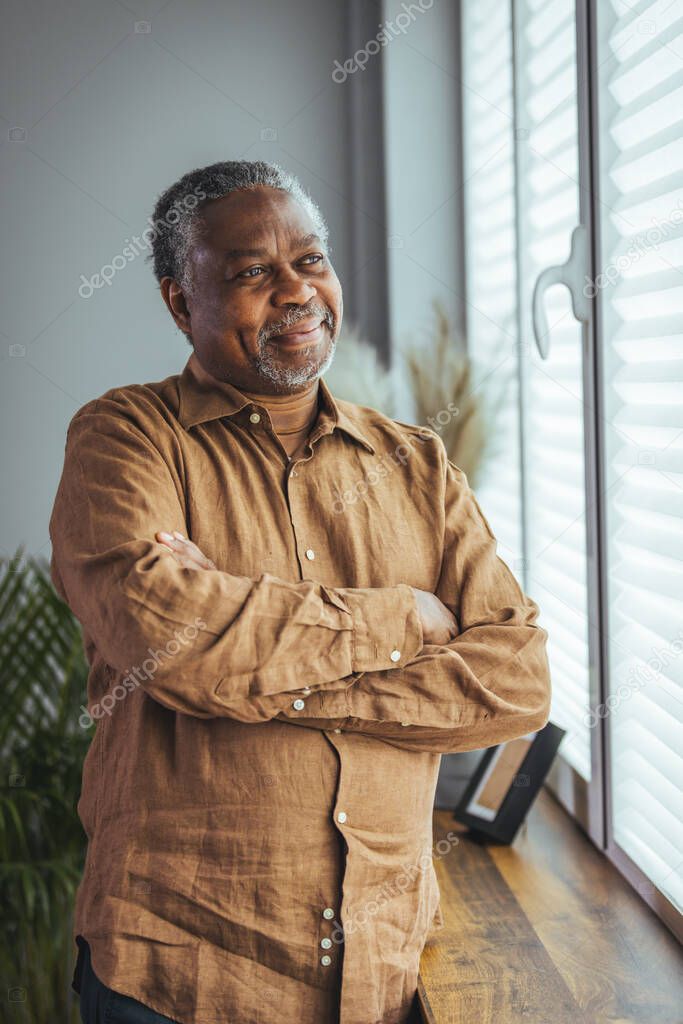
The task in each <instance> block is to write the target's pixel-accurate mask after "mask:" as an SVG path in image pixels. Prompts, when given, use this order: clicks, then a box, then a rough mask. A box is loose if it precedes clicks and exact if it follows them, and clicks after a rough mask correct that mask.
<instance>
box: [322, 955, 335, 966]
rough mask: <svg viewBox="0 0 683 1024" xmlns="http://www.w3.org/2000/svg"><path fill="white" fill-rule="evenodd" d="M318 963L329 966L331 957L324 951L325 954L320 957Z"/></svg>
mask: <svg viewBox="0 0 683 1024" xmlns="http://www.w3.org/2000/svg"><path fill="white" fill-rule="evenodd" d="M320 963H321V964H322V965H323V967H329V966H330V964H331V963H332V957H331V956H328V955H327V953H325V956H321V957H320Z"/></svg>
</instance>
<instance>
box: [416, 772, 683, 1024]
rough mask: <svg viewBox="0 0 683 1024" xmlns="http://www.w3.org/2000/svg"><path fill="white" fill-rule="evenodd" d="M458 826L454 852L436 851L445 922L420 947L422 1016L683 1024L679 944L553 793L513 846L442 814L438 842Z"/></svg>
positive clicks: (487, 1023)
mask: <svg viewBox="0 0 683 1024" xmlns="http://www.w3.org/2000/svg"><path fill="white" fill-rule="evenodd" d="M449 831H450V832H457V834H458V842H457V844H456V845H452V844H451V848H450V852H446V853H445V854H444V855H443V856H441V857H440V856H439V853H438V849H439V848H438V846H436V845H435V847H434V866H435V869H436V873H437V877H438V880H439V887H440V889H441V911H442V914H443V918H444V926H443V928H441V929H439V930H437V931H435V932H434V933H433V935H432V938H431V939H430V940H429V941H428V942H427V945H426V946H425V949H424V952H423V954H422V961H421V969H420V979H419V987H418V998H419V1004H420V1011H421V1014H422V1019H423V1021H425V1022H428V1024H518V1022H519V1021H524V1022H525V1024H600V1022H603V1021H604V1022H605V1024H607V1022H610V1024H631V1022H633V1024H655V1022H656V1024H681V1021H682V1020H683V1011H682V1010H681V1007H683V981H681V979H682V978H683V971H682V970H681V966H682V958H681V952H680V949H679V946H678V944H677V942H676V940H675V939H674V937H673V936H672V935H671V933H670V932H669V931H668V930H667V929H666V928H665V927H664V925H662V924H661V923H660V921H659V920H658V919H657V918H656V917H655V915H654V914H653V913H652V911H651V910H650V909H649V908H648V907H647V905H646V904H645V903H644V902H643V901H642V900H641V899H640V897H639V896H638V895H637V893H635V892H634V891H633V890H632V889H631V888H630V886H629V885H628V884H627V882H625V881H624V879H623V878H622V877H621V875H620V874H619V873H618V872H617V870H616V869H615V868H614V867H613V866H612V865H611V864H610V862H609V861H608V860H607V858H606V857H604V856H603V855H602V854H601V853H600V851H599V850H597V849H596V848H595V847H594V846H593V844H592V843H591V842H590V840H589V839H588V838H587V837H586V836H585V835H584V833H583V832H582V831H581V830H580V829H579V827H578V826H577V825H576V823H575V822H574V821H573V819H572V818H571V817H569V815H568V814H567V813H566V812H565V811H564V810H563V808H562V807H561V806H560V805H559V804H558V803H557V801H556V800H555V799H554V798H553V796H552V794H551V793H550V792H549V791H548V790H547V789H543V790H542V791H541V793H540V794H539V796H538V798H537V800H536V802H535V803H534V806H533V807H532V809H531V812H530V814H529V816H528V819H527V822H526V823H525V825H524V826H523V827H522V829H521V830H520V832H519V834H518V836H517V838H516V839H515V842H514V844H513V845H512V846H496V845H490V844H488V843H486V842H484V843H483V844H479V843H477V842H474V841H473V840H472V839H471V838H467V834H468V833H467V829H465V828H463V826H461V825H459V824H458V823H457V822H455V821H454V820H453V817H452V813H451V812H450V811H445V810H439V811H435V812H434V842H435V844H436V843H438V841H439V839H444V837H445V836H446V834H447V833H448V832H449ZM447 845H448V841H446V842H444V843H443V844H442V847H441V848H442V849H443V850H446V847H447Z"/></svg>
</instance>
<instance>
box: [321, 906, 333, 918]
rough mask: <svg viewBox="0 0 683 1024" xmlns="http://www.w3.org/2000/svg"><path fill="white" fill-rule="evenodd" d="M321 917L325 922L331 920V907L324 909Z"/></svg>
mask: <svg viewBox="0 0 683 1024" xmlns="http://www.w3.org/2000/svg"><path fill="white" fill-rule="evenodd" d="M323 917H324V918H325V920H326V921H331V920H332V918H333V917H334V910H333V909H332V907H325V909H324V910H323Z"/></svg>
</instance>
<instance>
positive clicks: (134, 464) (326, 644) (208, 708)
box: [50, 397, 422, 721]
mask: <svg viewBox="0 0 683 1024" xmlns="http://www.w3.org/2000/svg"><path fill="white" fill-rule="evenodd" d="M169 433H170V432H169ZM170 443H171V442H169V444H170ZM175 444H176V446H177V442H175ZM159 530H167V531H173V530H179V531H181V532H183V533H184V534H185V535H186V536H187V535H188V527H187V524H186V521H185V500H184V492H183V485H182V457H181V456H180V455H179V454H178V455H177V458H173V457H170V456H169V455H163V454H162V453H161V451H160V450H159V448H158V446H157V445H155V443H154V442H153V440H152V439H151V438H150V436H149V433H148V432H146V431H145V430H144V429H142V428H141V427H140V425H139V423H138V422H136V418H135V417H133V416H131V415H130V414H129V412H128V410H127V407H126V406H125V404H124V403H122V402H118V401H117V400H116V399H115V398H109V397H104V398H101V399H97V400H95V401H93V402H91V403H88V404H87V405H86V406H84V407H83V408H82V409H81V410H79V412H78V413H77V414H76V415H75V416H74V418H73V419H72V421H71V423H70V425H69V430H68V433H67V441H66V450H65V459H64V468H63V472H62V476H61V479H60V483H59V487H58V490H57V494H56V498H55V502H54V506H53V510H52V515H51V518H50V538H51V541H52V559H51V575H52V580H53V583H54V585H55V587H56V589H57V592H58V593H59V594H60V596H61V597H62V598H63V599H64V600H65V601H66V602H67V603H68V605H69V606H70V608H71V610H72V611H73V613H74V615H75V616H76V617H77V619H78V620H79V621H80V623H81V625H82V627H83V630H84V633H86V634H87V636H88V638H89V640H90V641H91V642H92V644H93V645H94V646H95V648H96V649H97V651H98V652H99V654H100V655H101V657H102V658H103V660H104V661H105V662H107V663H108V664H109V665H110V666H111V667H112V668H113V669H115V670H118V671H121V672H129V671H131V670H132V669H133V668H135V667H136V666H137V667H141V666H142V665H143V663H145V662H149V660H150V659H152V660H153V661H154V663H155V667H154V671H153V672H148V673H145V676H144V679H141V680H140V685H141V686H142V687H143V688H144V689H145V690H146V691H147V692H148V693H149V694H150V695H151V696H152V697H154V698H155V699H157V700H158V701H159V702H160V703H162V704H164V705H166V706H167V707H169V708H171V709H173V710H176V711H181V712H185V713H187V714H192V715H197V716H199V717H211V716H226V717H237V718H240V719H241V720H245V721H257V720H263V719H264V717H266V716H265V715H264V712H263V710H261V708H260V705H259V701H261V700H262V699H264V698H269V696H270V695H273V694H278V695H279V696H278V698H277V700H278V702H279V704H278V706H282V707H289V706H291V703H292V695H291V691H292V690H296V689H299V688H302V687H306V686H311V685H315V686H319V687H320V686H323V687H324V686H326V685H329V686H330V687H331V689H332V691H340V690H344V691H345V689H346V686H348V684H349V682H352V681H353V679H354V678H357V675H358V673H360V672H363V671H367V670H369V669H370V670H378V669H395V668H396V667H400V666H401V665H405V664H406V663H407V662H408V661H409V660H410V658H412V657H413V656H414V655H415V654H416V653H417V651H418V650H419V649H420V647H421V646H422V630H421V625H420V622H419V618H418V615H417V610H416V607H415V602H414V599H413V596H412V592H411V590H410V587H408V586H407V585H405V584H403V583H401V584H398V585H397V586H392V587H385V588H367V589H364V588H359V589H344V590H336V589H335V588H330V587H326V586H323V585H322V584H319V583H316V582H314V581H311V580H299V581H288V580H284V579H279V578H277V577H275V576H273V575H271V574H270V573H267V572H264V573H263V574H261V575H260V577H258V578H257V579H252V578H250V577H247V576H241V575H233V574H231V573H229V572H223V571H219V570H198V569H187V568H183V567H182V566H180V565H179V563H178V562H176V560H175V558H174V557H173V554H172V553H171V551H170V550H169V549H168V548H167V547H166V546H165V545H163V544H161V543H159V542H158V541H156V540H155V533H156V532H157V531H159ZM387 624H389V628H387ZM396 652H399V655H400V656H399V658H398V659H397V660H395V659H396ZM344 680H346V682H344ZM245 698H248V700H246V701H245ZM250 701H254V702H255V703H254V704H253V706H249V702H250ZM273 710H274V709H273V707H272V703H271V704H269V705H268V711H269V714H268V716H267V717H272V711H273Z"/></svg>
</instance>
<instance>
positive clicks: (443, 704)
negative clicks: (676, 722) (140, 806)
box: [278, 449, 551, 753]
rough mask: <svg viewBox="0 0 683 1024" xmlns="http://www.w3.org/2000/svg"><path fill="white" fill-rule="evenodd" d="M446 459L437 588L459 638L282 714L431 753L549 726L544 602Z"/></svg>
mask: <svg viewBox="0 0 683 1024" xmlns="http://www.w3.org/2000/svg"><path fill="white" fill-rule="evenodd" d="M443 457H444V461H445V492H444V493H445V503H446V504H445V511H446V515H445V534H444V549H443V561H442V567H441V573H440V578H439V581H438V585H437V587H436V590H435V593H436V595H437V597H439V598H440V599H441V601H443V603H444V604H445V605H446V606H447V607H448V608H449V609H450V610H451V611H452V612H453V614H454V615H455V617H456V620H457V623H458V635H457V636H456V637H455V639H454V640H452V641H451V642H450V643H448V644H442V645H435V644H425V645H424V647H423V648H422V650H421V651H420V652H419V653H418V654H417V655H416V656H415V657H414V658H412V659H411V660H410V662H409V663H408V664H407V665H404V666H403V667H402V668H401V670H400V671H398V672H387V671H384V670H380V671H370V672H364V673H362V674H359V676H358V677H357V678H356V679H355V680H353V683H352V685H351V686H349V687H348V688H347V689H346V690H345V691H344V692H343V693H342V692H337V693H330V694H329V695H325V694H321V695H320V698H319V700H318V702H317V708H318V710H316V711H315V712H314V708H316V705H314V704H310V710H306V711H302V712H301V714H300V715H297V714H295V713H294V712H293V711H291V710H289V711H286V712H285V711H282V712H281V713H280V714H279V715H278V717H279V718H281V719H283V720H284V719H286V720H287V721H290V722H293V721H297V722H298V724H300V725H305V726H308V727H314V728H315V727H317V728H326V724H325V723H324V721H322V720H317V721H316V718H315V714H318V713H319V714H321V715H322V714H324V715H328V716H329V717H330V719H332V718H336V719H337V721H336V722H335V725H340V724H341V725H342V727H343V730H344V731H345V732H361V733H364V734H365V735H370V736H376V737H377V738H378V739H381V740H384V741H386V742H389V743H392V744H394V745H395V746H399V747H403V748H405V749H408V750H416V751H429V752H433V753H457V752H460V751H466V750H474V749H481V748H484V747H489V746H493V745H495V744H498V743H503V742H505V741H507V740H510V739H514V738H515V737H518V736H523V735H526V734H527V733H530V732H535V731H537V730H539V729H541V728H542V727H543V726H544V725H545V724H546V723H547V722H548V720H549V714H550V700H551V682H550V670H549V664H548V658H547V651H546V642H547V632H546V630H545V629H543V628H542V627H541V626H539V625H538V622H537V619H538V615H539V607H538V605H537V604H536V602H535V601H533V600H532V599H531V598H530V597H528V596H526V595H525V594H524V593H523V592H522V590H521V589H520V586H519V584H518V583H517V580H516V578H515V577H514V575H513V574H512V572H511V570H510V569H509V568H508V566H507V565H506V564H505V562H504V561H503V560H502V559H501V558H500V557H499V555H498V554H497V552H496V548H497V542H496V538H495V537H494V535H493V533H492V531H491V528H490V526H489V524H488V522H487V520H486V518H485V516H484V514H483V512H482V511H481V508H480V507H479V504H478V502H477V500H476V498H475V496H474V494H473V492H472V490H471V488H470V486H469V483H468V481H467V477H466V475H465V473H464V472H463V471H462V470H460V469H458V467H457V466H455V465H454V464H453V463H452V462H451V461H450V460H448V459H447V457H446V453H445V449H444V450H443ZM312 712H314V713H312ZM304 716H305V717H304Z"/></svg>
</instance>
